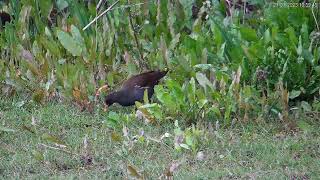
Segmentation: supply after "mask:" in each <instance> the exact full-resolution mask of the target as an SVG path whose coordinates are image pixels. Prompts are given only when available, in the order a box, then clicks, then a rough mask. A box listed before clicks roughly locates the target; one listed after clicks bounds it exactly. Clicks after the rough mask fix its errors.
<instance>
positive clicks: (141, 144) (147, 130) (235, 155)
mask: <svg viewBox="0 0 320 180" xmlns="http://www.w3.org/2000/svg"><path fill="white" fill-rule="evenodd" d="M20 105H21V102H20V101H17V100H13V101H12V100H10V101H3V100H0V108H1V113H0V120H1V122H2V123H5V125H6V126H7V127H10V128H11V129H0V138H1V139H0V155H1V156H0V177H1V178H2V179H3V178H4V179H8V178H13V176H14V178H18V179H25V178H27V177H28V178H32V179H35V178H37V179H43V178H45V179H46V178H47V177H54V178H58V179H62V178H67V179H74V178H82V179H93V178H95V179H101V178H107V179H115V178H116V179H123V178H126V177H130V176H131V177H137V176H136V175H133V174H134V173H132V171H130V170H129V168H128V166H132V167H133V168H134V169H135V170H136V171H138V176H143V177H144V178H146V179H156V178H158V177H160V176H161V175H163V174H165V175H170V171H169V170H170V168H171V169H172V173H173V174H174V177H175V178H176V179H219V178H220V179H236V178H237V179H239V178H240V179H252V178H253V179H308V178H310V179H317V178H318V177H319V175H320V173H319V169H320V163H319V162H320V161H319V160H320V153H319V147H320V133H319V132H320V131H319V130H320V129H319V119H318V120H316V121H315V120H314V119H312V118H307V119H305V120H308V122H309V125H308V128H305V129H304V131H301V132H298V133H294V134H292V135H287V134H286V133H283V132H282V130H281V129H282V126H281V124H278V123H264V122H260V123H259V124H254V123H249V124H247V125H245V126H242V125H235V127H233V128H229V129H214V130H210V129H206V128H201V129H202V130H199V129H198V128H200V127H197V128H196V129H197V130H191V131H190V130H189V131H188V133H189V134H190V133H191V132H193V133H196V134H198V135H199V136H197V138H199V140H200V142H201V143H200V144H198V148H197V151H192V150H188V149H184V148H183V149H180V150H178V149H176V148H175V144H176V143H177V139H179V137H181V136H180V135H179V128H177V127H176V126H174V125H168V124H163V125H161V126H154V125H150V124H145V123H143V122H142V121H136V120H134V119H131V120H130V122H128V123H126V124H123V127H121V128H119V129H120V130H118V129H114V130H112V129H111V128H110V127H108V125H107V124H105V123H106V121H107V117H106V115H103V116H102V115H97V116H92V115H90V114H88V113H83V112H80V111H79V110H78V109H77V108H71V107H70V105H68V104H61V103H50V104H47V105H46V106H42V107H39V106H36V105H34V103H27V104H24V105H23V106H22V107H21V106H20ZM299 122H300V123H303V121H299ZM3 130H4V132H1V131H3ZM196 131H198V132H196ZM168 134H170V136H169V135H168ZM187 143H188V142H187ZM90 160H92V161H90ZM162 177H163V178H164V177H165V176H162Z"/></svg>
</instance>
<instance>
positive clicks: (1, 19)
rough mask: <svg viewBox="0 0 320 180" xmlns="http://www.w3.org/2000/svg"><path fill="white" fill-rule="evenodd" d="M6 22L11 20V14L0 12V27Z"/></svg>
mask: <svg viewBox="0 0 320 180" xmlns="http://www.w3.org/2000/svg"><path fill="white" fill-rule="evenodd" d="M7 22H8V23H10V22H11V16H10V14H8V13H6V12H0V25H1V27H2V28H3V27H4V25H5V24H6V23H7ZM1 27H0V28H1Z"/></svg>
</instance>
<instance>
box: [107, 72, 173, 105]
mask: <svg viewBox="0 0 320 180" xmlns="http://www.w3.org/2000/svg"><path fill="white" fill-rule="evenodd" d="M167 72H168V70H166V71H160V70H158V71H149V72H145V73H142V74H138V75H135V76H133V77H131V78H129V79H128V80H126V81H125V82H124V83H123V84H122V87H121V89H120V90H118V91H116V92H112V93H111V94H109V95H107V96H106V98H105V105H107V106H110V105H112V104H113V103H119V104H120V105H121V106H131V105H134V104H135V102H136V101H139V102H141V101H143V96H144V91H145V90H147V91H148V98H151V96H152V95H153V93H154V86H155V85H157V84H158V83H159V80H160V79H161V78H163V77H164V76H165V75H166V74H167Z"/></svg>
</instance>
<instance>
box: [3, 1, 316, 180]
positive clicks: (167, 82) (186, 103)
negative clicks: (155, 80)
mask: <svg viewBox="0 0 320 180" xmlns="http://www.w3.org/2000/svg"><path fill="white" fill-rule="evenodd" d="M246 2H247V3H246ZM290 3H291V4H290ZM290 3H285V1H281V2H277V3H275V2H269V1H259V0H248V1H244V2H241V3H235V4H233V5H229V4H228V1H224V0H221V1H216V0H212V1H202V0H177V1H168V0H161V1H148V0H144V1H138V0H131V1H129V0H128V1H124V0H121V1H114V0H113V1H108V2H107V3H104V4H103V5H102V6H101V7H100V8H98V10H96V6H97V4H98V1H84V2H82V1H73V0H46V1H37V0H22V1H19V0H12V1H8V2H5V1H4V2H2V1H1V3H0V9H1V11H6V12H8V13H10V14H11V15H12V17H13V21H12V22H11V23H9V24H6V26H5V28H2V29H1V32H0V50H1V52H0V96H1V99H2V100H1V105H0V122H1V124H0V138H1V139H0V140H1V141H2V140H3V141H4V146H3V147H5V148H4V149H0V153H3V154H5V157H4V158H3V159H4V161H3V162H4V163H2V164H0V165H1V166H0V175H4V176H10V175H12V174H13V172H10V170H11V171H15V172H16V173H18V174H19V175H21V176H29V175H31V174H33V173H32V172H34V173H35V174H42V175H43V176H47V175H57V176H59V175H60V170H61V171H65V170H66V171H68V172H69V170H70V169H71V170H70V173H71V174H74V175H75V176H76V175H79V174H78V173H79V169H86V170H88V169H87V168H88V167H87V166H91V165H93V168H97V167H100V166H99V164H101V163H107V164H108V163H116V164H118V165H116V166H112V165H108V167H106V166H104V165H102V166H101V168H103V169H107V170H108V168H111V169H109V170H111V171H112V175H110V176H121V177H123V176H125V174H126V173H125V171H124V169H126V168H122V170H119V168H120V166H128V164H131V163H133V162H132V161H134V163H133V164H134V165H137V166H138V167H143V169H144V170H146V171H145V172H146V173H151V175H150V174H149V175H150V176H152V177H155V176H160V174H161V173H163V172H164V170H163V169H165V168H167V166H168V164H170V162H172V161H173V160H174V159H179V160H178V161H180V160H181V161H183V163H182V164H184V165H183V166H184V167H183V170H182V172H181V171H180V172H179V174H180V175H179V177H181V178H182V177H183V176H184V177H185V176H187V174H188V173H191V172H190V171H189V170H188V168H189V167H188V166H185V164H186V161H188V163H189V161H193V160H190V158H191V159H192V157H193V158H194V157H195V155H196V154H197V153H199V152H203V151H204V150H207V151H206V154H208V156H210V157H211V158H217V159H210V158H209V159H210V160H209V159H206V162H207V163H209V164H210V163H214V164H215V163H217V162H219V163H220V161H221V159H223V158H221V159H220V160H219V158H218V157H219V155H221V154H223V156H224V157H228V160H226V161H223V162H222V163H221V164H219V163H217V164H219V165H217V164H216V165H212V166H213V167H214V168H213V169H214V171H213V172H214V173H213V172H211V170H208V169H204V170H202V169H201V168H204V167H206V166H209V164H208V165H202V162H194V163H195V166H194V168H195V169H193V170H194V171H197V172H198V169H199V171H201V173H200V174H203V177H211V176H215V177H226V174H229V175H230V176H231V177H230V178H232V177H233V175H235V174H236V176H237V177H238V176H239V177H243V178H245V177H247V176H246V173H252V172H255V173H256V174H254V175H256V176H258V177H264V176H269V173H271V174H272V173H273V172H274V173H275V174H277V175H279V177H280V176H282V177H287V176H290V177H291V175H292V173H291V172H294V173H298V175H299V177H300V175H301V174H300V173H304V174H303V175H302V176H304V175H306V177H316V175H317V173H318V174H319V172H317V171H316V170H315V169H319V164H318V162H316V160H319V154H317V153H315V154H312V152H309V151H307V150H305V148H306V147H307V146H308V147H309V146H312V148H311V149H314V148H315V147H316V146H319V142H318V140H317V139H318V137H319V136H318V134H317V133H314V132H316V127H317V126H316V125H315V124H317V123H319V115H320V112H319V110H320V100H319V94H320V62H319V59H320V46H319V44H320V33H319V32H320V29H319V24H320V10H319V8H320V5H318V6H319V8H318V7H286V6H285V5H287V6H288V5H291V6H293V5H294V4H293V3H297V2H295V1H292V2H290ZM112 4H114V6H113V7H112V9H111V10H110V11H108V12H107V13H106V14H105V15H104V16H102V17H101V18H99V19H98V20H97V21H96V22H94V23H93V24H91V25H90V26H88V28H86V29H85V30H83V28H84V27H85V26H86V25H87V24H89V23H90V22H91V21H92V20H93V19H94V18H95V17H96V16H97V15H99V14H101V13H102V12H103V11H104V10H105V9H107V8H108V7H110V6H111V5H112ZM299 5H300V4H299ZM165 68H168V69H169V70H170V71H169V73H168V75H167V76H166V77H165V79H164V80H163V81H162V82H161V83H160V85H158V86H156V88H155V95H154V98H153V99H152V101H151V102H149V101H147V98H146V101H145V102H144V103H137V104H136V107H132V108H120V107H119V106H113V107H110V108H109V109H108V110H107V111H106V112H104V111H103V108H102V107H103V106H102V104H103V102H102V100H103V98H102V97H103V96H104V95H105V94H106V93H108V92H110V91H111V90H115V89H117V88H119V86H120V84H121V83H122V82H123V79H126V78H128V77H130V76H132V75H134V74H137V73H139V72H143V71H146V70H151V69H165ZM105 84H107V85H108V86H109V89H108V90H107V91H105V92H103V93H102V94H101V96H102V97H101V96H100V98H98V99H96V92H97V89H99V88H100V87H102V86H103V85H105ZM60 106H61V107H60ZM75 107H76V108H77V109H78V110H79V111H78V110H75V109H73V108H75ZM11 108H13V109H11ZM19 108H21V110H19ZM135 108H136V109H137V110H138V111H137V112H136V111H135V110H136V109H135ZM38 109H40V110H38ZM63 109H70V111H71V112H63V111H62V110H63ZM47 111H48V113H47ZM80 111H81V113H80ZM87 113H88V114H87ZM79 114H80V115H79ZM62 116H63V117H62ZM64 116H65V117H64ZM44 117H45V118H44ZM58 117H60V118H58ZM22 119H23V120H22ZM32 119H41V124H38V123H35V124H33V121H32V124H31V125H30V123H31V122H30V121H31V120H32ZM139 119H142V120H143V121H145V122H146V123H147V124H148V125H143V124H142V123H141V122H140V121H139ZM102 122H103V123H102ZM273 123H274V124H275V125H271V124H273ZM123 127H128V128H129V129H130V131H134V134H137V136H136V138H138V139H137V140H138V142H139V143H141V144H139V145H138V149H135V150H137V152H134V154H130V153H132V152H131V150H130V148H137V146H136V145H133V144H132V142H131V138H132V137H131V136H133V135H132V134H130V136H129V135H126V130H123V131H121V129H126V128H123ZM155 127H157V128H155ZM241 127H243V128H241ZM140 129H148V130H146V131H145V132H148V133H155V136H157V137H158V138H159V136H161V135H163V134H165V133H166V132H167V133H170V134H171V135H172V137H171V139H170V138H169V139H170V140H168V142H169V141H170V142H169V143H167V142H162V141H159V142H160V145H159V142H158V140H157V141H155V142H153V141H152V140H146V137H144V136H143V135H139V132H138V131H139V130H140ZM154 129H157V130H154ZM210 129H211V130H210ZM213 129H214V130H216V131H215V132H219V133H218V134H215V135H212V134H211V135H208V132H209V131H213ZM220 130H221V131H220ZM153 131H154V132H153ZM250 133H252V134H250ZM279 133H284V135H283V136H284V139H285V140H288V141H284V140H279V141H278V140H276V141H273V140H274V136H275V134H279ZM295 133H298V134H299V135H298V136H297V137H295V136H293V137H291V136H289V137H287V135H289V134H295ZM22 134H23V135H22ZM24 134H25V135H24ZM66 134H68V135H66ZM221 134H223V135H221ZM246 134H248V137H247V136H246ZM85 136H88V137H87V139H88V140H89V141H91V142H92V141H93V139H94V142H93V144H94V145H93V146H94V147H92V148H93V151H94V152H96V154H95V153H92V152H90V153H89V154H90V156H93V160H94V162H93V163H92V162H87V160H81V158H79V157H80V156H81V155H80V156H79V154H81V152H79V151H82V150H85V149H83V148H82V147H81V148H80V146H82V145H81V144H83V142H82V141H83V138H84V137H85ZM216 136H217V137H216ZM58 137H60V138H58ZM213 137H214V139H215V140H214V142H212V141H209V140H208V139H212V138H213ZM251 137H256V138H257V141H256V142H254V145H248V143H249V142H250V141H251V140H253V139H250V138H251ZM21 138H22V139H21ZM110 138H111V139H112V140H110ZM216 138H218V139H219V138H220V139H221V140H218V139H216ZM230 138H235V139H236V143H235V144H228V143H229V140H230ZM243 138H244V139H243ZM246 138H249V139H250V140H248V139H246ZM287 138H288V139H287ZM61 139H63V140H61ZM310 139H312V140H310ZM73 140H74V141H73ZM309 140H310V141H309ZM111 141H115V142H111ZM140 141H141V142H140ZM149 141H150V143H149ZM314 141H315V142H314ZM29 143H30V144H29ZM226 144H228V146H227V145H226ZM249 144H250V143H249ZM49 146H50V147H49ZM106 146H108V147H106ZM131 146H132V147H131ZM158 146H160V149H157V148H158ZM226 146H227V147H226ZM248 146H249V147H248ZM291 146H294V147H297V148H298V149H299V148H300V149H299V150H301V151H303V152H306V154H304V155H305V156H303V158H301V161H299V163H298V164H296V163H295V161H294V160H292V158H290V157H291V156H293V154H294V153H295V151H287V148H288V147H289V148H291ZM14 147H17V148H19V149H20V150H17V151H15V150H12V148H14ZM66 147H67V149H68V150H65V148H66ZM77 147H78V148H77ZM114 147H117V148H115V149H116V151H115V149H114ZM270 147H273V148H272V149H270ZM52 148H53V149H52ZM54 148H56V149H54ZM162 148H163V149H168V148H169V150H168V151H166V150H163V153H164V155H163V156H166V158H165V159H163V158H161V157H158V156H156V157H155V159H153V160H149V161H150V164H147V165H145V166H144V165H143V161H142V159H140V157H139V156H140V155H141V154H149V153H150V154H152V153H154V154H159V153H160V152H159V151H162ZM260 148H261V149H260ZM268 148H269V149H268ZM23 149H24V150H23ZM230 149H231V150H230ZM248 149H249V150H248ZM30 150H31V151H32V152H25V151H30ZM62 150H63V151H62ZM64 150H65V151H68V152H69V151H70V152H72V153H76V154H78V155H77V156H75V160H74V159H73V158H74V155H73V154H71V155H70V156H67V155H66V154H68V153H66V152H64ZM210 150H213V151H212V152H211V151H210ZM61 151H62V152H61ZM123 151H125V152H123ZM220 151H227V152H228V153H230V154H229V155H226V154H228V153H227V152H224V153H218V154H211V153H213V152H220ZM247 151H250V152H253V153H257V154H255V155H257V156H254V159H253V160H252V162H249V164H250V167H249V166H248V167H247V166H246V165H241V164H239V163H240V161H241V160H242V158H243V155H244V154H245V153H247ZM267 151H268V152H269V151H270V153H269V154H268V152H267ZM297 151H298V150H297ZM70 152H69V153H70ZM235 152H236V153H239V154H232V153H235ZM108 153H110V154H112V155H110V156H111V157H110V159H108V158H109V156H108V157H104V158H105V159H104V158H103V157H102V156H107V155H106V154H108ZM122 153H124V154H122ZM139 153H140V154H139ZM161 153H162V152H161ZM161 153H160V154H161ZM259 153H261V154H262V155H266V154H268V155H266V156H263V157H262V155H261V154H260V155H259ZM12 154H14V156H17V157H16V158H15V159H12V157H11V155H12ZM131 155H132V156H131ZM20 156H21V157H20ZM159 156H160V155H159ZM66 157H68V158H69V159H65V158H66ZM81 157H82V156H81ZM182 157H183V158H182ZM278 157H281V158H283V161H281V160H279V161H276V162H275V164H272V163H271V160H275V159H277V158H278ZM0 158H1V159H0V160H1V161H2V160H3V159H2V157H1V156H0ZM56 158H58V159H56ZM128 158H129V160H128ZM130 158H132V160H130ZM229 158H230V159H229ZM312 158H314V159H312ZM157 160H161V161H163V162H162V163H159V164H157V163H156V161H157ZM207 160H208V161H207ZM286 160H287V161H286ZM56 161H59V162H56ZM80 161H81V162H80ZM83 161H85V162H83ZM244 161H245V160H244ZM309 161H310V162H309ZM9 162H11V163H13V164H10V163H9ZM128 162H130V163H128ZM235 162H237V163H235ZM284 162H285V163H284ZM8 163H9V164H8ZM16 163H17V164H19V165H21V169H14V168H13V167H14V166H15V165H14V164H16ZM139 163H140V164H139ZM148 163H149V162H148ZM155 163H156V165H155ZM188 163H187V164H188ZM260 163H261V164H260ZM287 163H289V164H292V166H291V167H292V168H293V169H290V166H287ZM30 164H37V165H36V166H34V169H32V170H31V171H32V172H27V171H28V169H30V167H29V166H28V165H30ZM54 164H56V165H57V166H56V167H54V168H53V169H54V170H53V171H51V170H50V169H51V167H52V166H54ZM64 164H66V167H67V169H65V170H64V169H63V167H62V169H61V167H60V166H64ZM43 165H46V166H45V167H43ZM210 165H211V164H210ZM229 165H230V166H236V167H238V166H239V167H238V168H239V169H237V168H233V169H232V171H235V172H229V169H228V168H227V167H229ZM109 166H110V167H109ZM158 166H159V167H158ZM251 166H252V167H254V168H255V169H252V167H251ZM266 166H268V167H269V168H267V169H269V170H270V171H268V172H266V171H264V169H265V167H266ZM284 166H285V167H289V170H288V171H287V170H283V169H282V170H283V171H282V170H280V169H281V168H283V167H284ZM190 167H193V166H191V165H190ZM41 168H44V169H42V170H43V171H42V170H41ZM59 168H60V169H59ZM112 168H115V169H112ZM259 168H260V169H259ZM120 169H121V168H120ZM129 169H130V168H129ZM132 169H134V168H132ZM132 169H131V171H134V170H132ZM261 169H263V171H262V172H261V174H260V170H261ZM296 169H299V171H298V170H297V171H296ZM300 170H301V171H300ZM40 171H41V173H40ZM96 171H99V173H101V172H100V170H98V169H96ZM101 171H102V170H101ZM202 171H203V173H202ZM174 172H175V171H174ZM192 172H193V171H192ZM88 173H89V174H91V175H97V176H99V177H100V176H104V175H103V173H102V174H99V173H98V172H95V171H90V170H88ZM96 173H97V174H96ZM117 173H122V174H120V175H119V174H118V175H116V174H117ZM131 173H132V172H131ZM211 173H213V175H209V174H211ZM89 174H88V176H90V175H89ZM133 174H134V173H133ZM200 174H199V175H196V177H199V178H200V177H202V175H200ZM61 175H62V174H61ZM149 175H148V177H149ZM277 175H275V177H276V176H277ZM70 176H71V175H70Z"/></svg>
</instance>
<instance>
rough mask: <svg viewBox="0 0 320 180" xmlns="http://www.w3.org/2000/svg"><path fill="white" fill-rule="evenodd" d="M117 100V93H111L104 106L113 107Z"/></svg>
mask: <svg viewBox="0 0 320 180" xmlns="http://www.w3.org/2000/svg"><path fill="white" fill-rule="evenodd" d="M116 98H117V93H116V92H114V93H111V94H109V95H107V96H106V98H105V100H104V104H105V105H106V106H107V107H108V106H111V105H112V104H113V103H115V102H116Z"/></svg>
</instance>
